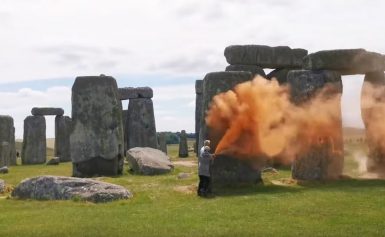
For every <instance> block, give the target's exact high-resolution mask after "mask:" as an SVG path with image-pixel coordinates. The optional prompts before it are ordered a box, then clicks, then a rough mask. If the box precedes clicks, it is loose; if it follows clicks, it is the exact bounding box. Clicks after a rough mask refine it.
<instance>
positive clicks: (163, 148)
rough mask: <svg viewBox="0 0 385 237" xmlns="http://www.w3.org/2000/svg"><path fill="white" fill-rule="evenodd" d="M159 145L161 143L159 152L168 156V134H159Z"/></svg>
mask: <svg viewBox="0 0 385 237" xmlns="http://www.w3.org/2000/svg"><path fill="white" fill-rule="evenodd" d="M158 143H159V150H161V151H163V152H164V153H165V154H167V140H166V133H164V132H161V133H159V134H158Z"/></svg>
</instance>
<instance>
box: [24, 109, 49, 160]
mask: <svg viewBox="0 0 385 237" xmlns="http://www.w3.org/2000/svg"><path fill="white" fill-rule="evenodd" d="M45 131H46V125H45V118H44V116H28V117H27V118H26V119H24V136H23V149H22V151H21V163H22V164H23V165H24V164H42V163H45V161H46V155H47V151H46V147H47V145H46V142H47V141H46V135H45Z"/></svg>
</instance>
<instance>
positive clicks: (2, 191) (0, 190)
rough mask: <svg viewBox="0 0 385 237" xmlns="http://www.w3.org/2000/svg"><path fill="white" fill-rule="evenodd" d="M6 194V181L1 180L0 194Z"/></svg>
mask: <svg viewBox="0 0 385 237" xmlns="http://www.w3.org/2000/svg"><path fill="white" fill-rule="evenodd" d="M4 192H5V181H4V180H2V179H0V193H4Z"/></svg>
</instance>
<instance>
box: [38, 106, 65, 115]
mask: <svg viewBox="0 0 385 237" xmlns="http://www.w3.org/2000/svg"><path fill="white" fill-rule="evenodd" d="M31 114H32V115H35V116H45V115H58V116H62V115H63V114H64V110H63V109H62V108H49V107H44V108H38V107H34V108H32V110H31Z"/></svg>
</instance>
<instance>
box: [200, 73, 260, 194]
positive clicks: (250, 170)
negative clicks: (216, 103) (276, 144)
mask: <svg viewBox="0 0 385 237" xmlns="http://www.w3.org/2000/svg"><path fill="white" fill-rule="evenodd" d="M252 78H253V75H252V74H251V73H250V72H244V71H240V72H235V71H228V72H213V73H208V74H207V75H206V76H205V78H204V80H203V108H202V116H201V118H202V120H201V126H200V134H199V135H200V136H199V147H202V146H203V141H204V140H206V139H208V140H211V150H212V152H214V151H215V148H216V146H217V144H218V142H219V141H220V139H221V137H217V136H213V135H212V134H210V128H209V127H207V125H206V122H205V119H204V118H205V115H206V111H207V110H208V109H209V105H210V103H211V100H212V99H213V97H214V96H215V95H217V94H220V93H222V92H226V91H228V90H231V89H233V88H234V87H235V86H236V85H237V84H240V83H243V82H246V81H250V80H252ZM198 152H199V149H198ZM252 163H253V161H252V160H241V159H237V158H236V157H228V156H218V157H217V158H215V160H214V162H213V164H212V167H211V182H212V185H213V186H214V187H215V186H221V185H228V184H229V185H232V184H235V185H236V184H239V183H240V182H242V183H257V182H259V181H260V180H261V172H260V171H259V170H258V169H257V168H254V167H253V164H252Z"/></svg>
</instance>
